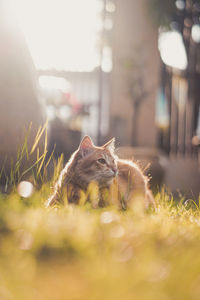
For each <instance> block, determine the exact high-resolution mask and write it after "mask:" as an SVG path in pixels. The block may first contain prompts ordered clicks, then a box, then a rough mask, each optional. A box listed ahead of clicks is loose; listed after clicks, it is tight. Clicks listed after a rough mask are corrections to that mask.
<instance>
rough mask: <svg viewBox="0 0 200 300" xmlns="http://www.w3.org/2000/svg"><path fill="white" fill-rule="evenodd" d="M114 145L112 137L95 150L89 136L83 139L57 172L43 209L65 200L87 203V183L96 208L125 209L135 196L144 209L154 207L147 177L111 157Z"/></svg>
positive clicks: (134, 167)
mask: <svg viewBox="0 0 200 300" xmlns="http://www.w3.org/2000/svg"><path fill="white" fill-rule="evenodd" d="M114 143H115V139H114V138H113V139H112V140H110V141H109V142H108V143H106V144H105V145H103V146H102V147H97V146H95V145H94V144H93V142H92V140H91V138H90V137H89V136H85V137H84V138H83V140H82V141H81V143H80V145H79V148H78V149H77V150H76V151H75V152H74V153H73V154H72V156H71V158H70V160H69V162H68V163H67V164H66V165H65V167H64V169H63V170H62V171H61V174H60V176H59V179H58V181H57V183H56V184H55V187H54V190H53V194H52V196H51V197H50V198H49V199H48V201H47V204H46V206H47V207H48V206H52V205H55V204H58V203H63V202H64V199H65V197H66V198H67V201H68V202H69V203H76V204H78V203H79V201H80V198H81V197H82V196H83V195H86V196H85V197H86V200H88V199H87V198H89V194H88V187H89V186H90V184H91V183H95V184H97V185H98V205H100V206H104V205H106V204H107V203H110V202H115V203H116V201H117V203H118V205H120V206H121V207H127V206H128V205H129V203H131V201H133V200H134V198H136V197H137V198H139V199H140V200H141V199H142V200H141V201H143V204H144V206H145V207H148V206H149V204H151V205H153V206H154V198H153V196H152V193H151V191H150V189H149V188H148V180H147V178H146V177H145V176H144V174H143V173H142V171H141V170H140V168H139V167H138V166H137V165H136V164H135V163H133V162H132V161H130V160H123V159H119V158H118V157H117V156H116V155H115V154H114V150H115V145H114ZM116 198H117V199H116ZM109 201H110V202H109Z"/></svg>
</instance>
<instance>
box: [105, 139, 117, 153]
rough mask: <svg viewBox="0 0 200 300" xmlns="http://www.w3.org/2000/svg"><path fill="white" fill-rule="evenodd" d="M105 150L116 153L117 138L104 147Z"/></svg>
mask: <svg viewBox="0 0 200 300" xmlns="http://www.w3.org/2000/svg"><path fill="white" fill-rule="evenodd" d="M103 148H105V149H108V150H109V151H111V152H114V151H115V138H112V139H111V140H110V141H109V142H107V143H106V144H105V145H103Z"/></svg>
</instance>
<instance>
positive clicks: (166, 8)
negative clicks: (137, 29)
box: [148, 0, 176, 27]
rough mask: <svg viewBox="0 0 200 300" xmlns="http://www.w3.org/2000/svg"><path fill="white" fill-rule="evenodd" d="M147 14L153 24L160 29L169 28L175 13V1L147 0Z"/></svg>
mask: <svg viewBox="0 0 200 300" xmlns="http://www.w3.org/2000/svg"><path fill="white" fill-rule="evenodd" d="M148 2H149V3H148V6H149V12H150V15H151V16H152V20H153V23H154V24H155V25H156V26H158V27H160V26H164V27H169V25H170V21H171V20H172V17H173V15H174V14H175V12H176V4H175V3H176V1H175V0H164V1H160V0H149V1H148Z"/></svg>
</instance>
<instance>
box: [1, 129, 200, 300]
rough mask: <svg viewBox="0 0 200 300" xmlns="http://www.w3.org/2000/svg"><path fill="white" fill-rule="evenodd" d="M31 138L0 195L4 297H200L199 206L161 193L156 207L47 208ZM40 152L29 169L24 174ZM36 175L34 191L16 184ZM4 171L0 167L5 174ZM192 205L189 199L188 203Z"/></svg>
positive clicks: (41, 165)
mask: <svg viewBox="0 0 200 300" xmlns="http://www.w3.org/2000/svg"><path fill="white" fill-rule="evenodd" d="M44 132H45V127H43V128H40V130H39V131H38V133H37V135H36V138H35V142H34V145H33V147H32V150H31V151H30V152H29V151H28V146H27V139H26V140H25V143H24V145H23V146H22V147H21V149H20V151H19V153H18V157H17V163H16V164H15V165H13V168H12V170H11V173H10V176H9V177H8V179H9V180H8V181H7V184H6V187H8V188H7V193H6V194H0V300H35V299H37V300H43V299H44V300H46V299H47V300H68V299H73V300H78V299H85V300H95V299H97V300H98V299H99V300H100V299H101V300H102V299H105V300H112V299H114V300H121V299H125V300H129V299H130V300H132V299H136V300H137V299H148V300H149V299H155V300H157V299H158V300H168V299H169V300H171V299H181V300H183V299H197V300H198V299H200V206H199V203H197V201H196V203H195V202H194V201H193V200H187V199H176V201H174V199H173V197H172V196H170V194H168V193H167V192H165V191H164V190H163V191H162V192H161V193H159V194H157V196H156V209H155V210H149V211H144V209H143V205H141V201H135V202H134V203H133V205H132V206H131V209H130V208H129V209H128V210H126V211H122V210H118V209H117V208H116V207H113V206H111V205H110V206H108V207H106V208H96V209H94V208H92V205H91V204H90V203H86V204H83V203H82V205H77V206H73V205H67V204H66V205H65V206H64V207H61V208H48V209H47V208H45V207H44V202H45V200H46V199H47V197H48V196H49V194H50V186H51V185H52V182H55V180H56V178H57V177H58V174H59V172H60V170H61V169H62V159H60V160H59V161H58V163H54V175H53V177H52V180H51V182H49V181H48V180H47V177H48V176H47V175H48V174H47V166H48V164H49V162H50V159H51V157H52V156H50V158H49V159H46V157H45V156H46V153H47V138H45V143H44V151H43V154H40V153H39V150H37V144H38V141H39V139H40V137H41V135H42V134H43V133H44ZM34 151H37V160H36V162H35V163H33V165H32V167H30V166H29V167H28V169H26V168H25V169H23V167H22V161H23V160H24V158H26V160H29V159H30V158H31V155H32V153H33V152H34ZM28 172H31V174H32V175H31V177H32V183H33V186H34V190H33V192H32V193H27V191H26V189H25V191H23V188H24V187H23V186H19V182H21V180H23V179H24V176H25V175H27V173H28ZM2 174H3V169H2V172H1V173H0V175H2ZM186 200H187V201H186Z"/></svg>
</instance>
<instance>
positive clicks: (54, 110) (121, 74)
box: [0, 0, 200, 199]
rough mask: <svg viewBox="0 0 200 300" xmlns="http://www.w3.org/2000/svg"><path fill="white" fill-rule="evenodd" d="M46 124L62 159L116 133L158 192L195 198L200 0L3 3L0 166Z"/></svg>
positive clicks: (199, 156)
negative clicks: (84, 143)
mask: <svg viewBox="0 0 200 300" xmlns="http://www.w3.org/2000/svg"><path fill="white" fill-rule="evenodd" d="M46 119H48V120H49V121H48V130H47V132H48V153H51V152H52V151H53V149H54V156H55V157H56V158H58V157H59V156H60V154H61V153H64V157H65V160H67V159H68V158H69V156H70V154H71V153H72V152H73V151H74V150H75V149H76V148H77V147H78V145H79V142H80V140H81V138H82V137H83V136H84V135H85V134H87V135H90V136H91V137H92V138H93V140H94V142H95V143H96V144H97V145H101V144H103V143H104V142H106V141H107V140H108V139H109V138H111V137H113V136H114V137H116V147H117V153H118V155H119V156H120V157H124V158H131V159H132V158H134V159H135V160H140V164H141V166H142V167H144V168H145V169H146V173H148V174H149V173H150V174H151V176H152V181H151V184H152V186H153V187H154V188H157V187H158V186H161V185H162V184H164V185H166V186H167V188H169V190H171V191H173V192H174V193H175V194H176V193H179V192H180V193H182V194H183V195H186V196H187V197H193V199H194V198H195V199H197V197H198V194H199V192H200V1H197V0H164V1H160V0H140V1H137V0H84V1H82V0H51V1H48V0H13V1H11V0H0V166H1V169H2V168H4V169H5V170H7V171H8V172H9V168H10V167H11V162H12V163H13V161H15V159H16V157H17V152H18V149H19V147H20V146H21V144H22V143H23V139H24V135H25V132H26V130H27V129H28V128H29V126H30V123H31V124H32V125H31V131H30V134H29V143H30V145H32V144H33V141H34V137H35V134H36V133H37V130H38V128H39V126H43V124H44V123H45V121H46ZM43 145H44V139H42V138H41V141H40V147H41V151H42V149H43ZM55 145H56V146H55Z"/></svg>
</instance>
